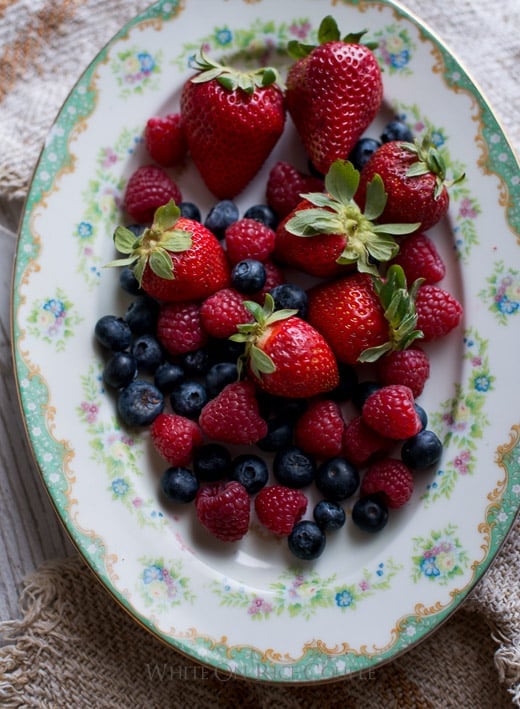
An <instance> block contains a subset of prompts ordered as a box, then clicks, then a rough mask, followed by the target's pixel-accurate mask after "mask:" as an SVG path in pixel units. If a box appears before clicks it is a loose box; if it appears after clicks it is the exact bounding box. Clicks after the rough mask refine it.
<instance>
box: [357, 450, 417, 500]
mask: <svg viewBox="0 0 520 709" xmlns="http://www.w3.org/2000/svg"><path fill="white" fill-rule="evenodd" d="M413 489H414V479H413V475H412V472H411V470H410V469H409V468H408V467H407V466H406V465H405V464H404V463H403V462H402V461H400V460H397V459H396V458H385V459H384V460H378V461H377V462H376V463H373V464H372V465H371V466H370V467H369V468H368V470H367V471H366V472H365V474H364V476H363V480H362V481H361V488H360V493H361V495H381V496H382V497H383V499H384V501H385V503H386V504H387V505H388V507H389V508H390V509H394V510H395V509H398V508H399V507H402V506H403V505H404V504H406V503H407V502H408V500H409V499H410V497H411V496H412V493H413Z"/></svg>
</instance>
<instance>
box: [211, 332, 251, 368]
mask: <svg viewBox="0 0 520 709" xmlns="http://www.w3.org/2000/svg"><path fill="white" fill-rule="evenodd" d="M208 349H209V351H210V352H211V360H212V362H213V363H217V362H233V363H236V362H237V360H238V358H239V357H241V356H242V355H243V354H244V350H245V345H244V343H243V342H233V340H228V339H227V338H219V337H215V338H213V339H211V340H210V342H209V343H208Z"/></svg>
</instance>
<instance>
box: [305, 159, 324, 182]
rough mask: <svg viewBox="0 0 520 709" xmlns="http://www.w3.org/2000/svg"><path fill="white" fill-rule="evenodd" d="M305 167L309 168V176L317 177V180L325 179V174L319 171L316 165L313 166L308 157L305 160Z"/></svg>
mask: <svg viewBox="0 0 520 709" xmlns="http://www.w3.org/2000/svg"><path fill="white" fill-rule="evenodd" d="M307 169H308V170H309V174H310V175H311V177H317V178H318V179H319V180H324V179H325V175H324V174H323V172H321V171H320V170H318V168H317V167H315V165H314V163H313V162H312V160H311V159H310V158H309V159H308V160H307Z"/></svg>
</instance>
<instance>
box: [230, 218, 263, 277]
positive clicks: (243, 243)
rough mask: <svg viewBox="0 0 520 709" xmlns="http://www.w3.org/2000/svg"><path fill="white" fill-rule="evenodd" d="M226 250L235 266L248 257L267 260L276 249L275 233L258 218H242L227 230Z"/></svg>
mask: <svg viewBox="0 0 520 709" xmlns="http://www.w3.org/2000/svg"><path fill="white" fill-rule="evenodd" d="M225 238H226V251H227V255H228V259H229V262H230V264H231V265H232V266H234V265H235V264H236V263H238V262H239V261H243V260H244V259H246V258H252V259H256V260H257V261H266V260H267V259H268V258H269V256H270V255H271V253H272V251H273V249H274V241H275V233H274V231H273V230H272V229H270V228H269V227H268V226H266V225H265V224H262V223H261V222H259V221H257V220H256V219H249V218H242V219H238V220H237V221H236V222H233V224H231V225H230V226H228V228H227V229H226V232H225Z"/></svg>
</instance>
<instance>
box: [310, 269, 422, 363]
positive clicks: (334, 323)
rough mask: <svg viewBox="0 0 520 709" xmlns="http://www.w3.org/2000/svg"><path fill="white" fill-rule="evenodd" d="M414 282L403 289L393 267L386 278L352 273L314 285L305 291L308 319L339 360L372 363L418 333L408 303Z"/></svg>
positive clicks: (402, 280) (401, 277) (403, 282)
mask: <svg viewBox="0 0 520 709" xmlns="http://www.w3.org/2000/svg"><path fill="white" fill-rule="evenodd" d="M418 285H419V283H418V282H416V283H415V284H413V285H412V287H411V288H410V290H407V288H406V279H405V278H404V273H403V271H402V269H401V268H400V267H399V266H392V267H391V268H390V269H389V270H388V273H387V277H386V279H383V278H381V277H377V278H376V277H372V276H370V275H369V274H367V273H355V274H353V275H349V276H344V277H343V278H339V279H337V280H335V281H331V282H325V283H323V284H318V285H317V286H314V287H313V288H311V289H310V291H309V311H308V320H309V323H310V324H311V325H313V327H315V328H316V329H317V330H318V331H319V332H321V334H322V335H323V336H324V337H325V339H326V340H327V342H328V343H329V345H330V346H331V348H332V350H333V352H334V354H335V355H336V357H337V358H338V360H339V361H340V362H344V363H345V364H351V365H352V364H356V363H357V362H373V361H376V360H377V359H378V358H379V357H381V356H382V355H383V354H385V353H386V352H391V351H392V350H399V349H405V348H406V347H408V346H409V345H410V344H411V343H412V342H413V341H414V340H415V339H416V338H418V337H420V336H421V332H420V331H419V330H418V329H416V320H417V317H416V314H415V306H414V300H415V294H416V292H417V288H418Z"/></svg>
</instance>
